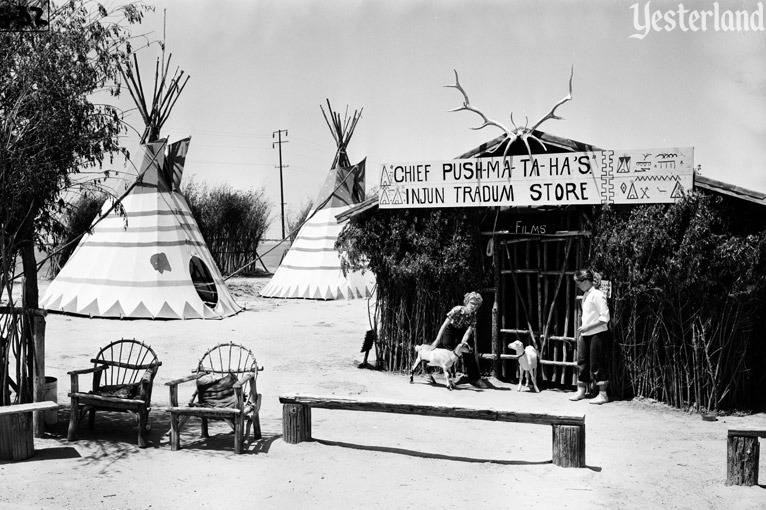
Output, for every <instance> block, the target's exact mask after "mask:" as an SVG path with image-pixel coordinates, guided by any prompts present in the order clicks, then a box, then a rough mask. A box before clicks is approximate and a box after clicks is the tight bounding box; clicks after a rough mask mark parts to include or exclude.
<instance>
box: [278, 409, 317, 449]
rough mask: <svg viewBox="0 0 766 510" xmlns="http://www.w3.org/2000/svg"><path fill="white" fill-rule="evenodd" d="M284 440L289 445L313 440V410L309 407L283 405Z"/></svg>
mask: <svg viewBox="0 0 766 510" xmlns="http://www.w3.org/2000/svg"><path fill="white" fill-rule="evenodd" d="M282 439H283V440H284V441H285V443H289V444H296V443H300V442H302V441H309V440H310V439H311V408H310V407H309V406H307V405H303V404H283V405H282Z"/></svg>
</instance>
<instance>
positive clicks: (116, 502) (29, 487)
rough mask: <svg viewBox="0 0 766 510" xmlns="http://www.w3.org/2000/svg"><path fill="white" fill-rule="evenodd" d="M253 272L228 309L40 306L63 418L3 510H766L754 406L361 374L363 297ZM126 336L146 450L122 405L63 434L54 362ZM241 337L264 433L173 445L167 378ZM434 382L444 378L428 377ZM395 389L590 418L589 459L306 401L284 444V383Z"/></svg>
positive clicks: (2, 470) (237, 286) (6, 468)
mask: <svg viewBox="0 0 766 510" xmlns="http://www.w3.org/2000/svg"><path fill="white" fill-rule="evenodd" d="M265 282H266V280H265V279H239V280H233V281H232V287H233V289H234V291H235V293H236V294H237V295H238V297H239V300H240V302H241V303H243V304H246V305H247V311H245V312H243V313H241V314H239V315H237V316H235V317H232V318H229V319H226V320H223V321H185V322H182V321H170V322H159V321H157V322H154V321H115V320H100V319H84V318H75V317H67V316H61V315H49V317H48V321H47V356H46V359H47V372H48V374H49V375H52V376H54V377H57V378H58V401H59V402H60V403H62V404H63V406H62V407H61V409H60V411H59V413H58V424H57V425H56V426H53V427H50V430H49V432H48V434H47V435H46V437H45V438H41V439H37V440H36V449H37V452H36V455H35V456H34V457H32V458H30V459H29V460H26V461H22V462H15V463H12V462H0V508H12V509H15V508H25V509H26V508H77V509H81V508H120V509H134V508H135V509H148V508H154V509H175V508H184V509H189V508H223V507H230V508H235V507H240V505H247V507H249V508H258V509H271V508H275V509H276V508H279V509H292V508H364V509H377V508H380V509H392V508H397V509H398V508H423V507H424V505H425V506H426V507H439V508H466V507H467V506H468V505H470V507H471V508H493V509H494V508H510V507H513V508H515V509H518V508H521V509H523V508H557V509H560V508H586V509H615V508H627V509H630V508H640V509H644V508H690V509H692V508H693V509H700V508H710V509H719V508H737V509H756V508H757V509H763V508H766V480H764V476H766V475H764V473H766V465H765V464H766V462H765V461H764V458H763V457H762V458H761V464H760V469H761V472H762V473H761V478H760V482H761V484H760V485H757V486H754V487H738V486H732V487H729V486H726V485H725V484H724V481H725V478H726V434H727V429H729V428H739V427H751V426H752V427H755V426H757V427H760V428H766V416H765V415H763V414H758V415H750V416H726V417H719V419H718V421H715V422H707V421H703V420H701V419H700V416H699V415H696V414H689V413H685V412H681V411H676V410H673V409H670V408H668V407H666V406H664V405H660V404H657V403H653V402H648V401H639V400H633V401H621V402H612V403H610V404H608V405H605V406H593V405H590V404H588V403H587V401H583V402H577V403H572V402H569V401H568V400H567V396H568V394H567V393H566V392H561V391H552V390H543V391H542V392H541V393H532V392H528V391H522V392H517V391H516V386H515V385H513V384H510V383H503V382H500V381H497V380H494V379H490V383H491V387H490V388H489V389H486V390H478V389H475V388H473V387H471V386H468V385H464V386H459V387H458V389H457V390H456V391H452V392H450V391H447V390H446V389H445V387H444V386H442V385H437V386H431V385H428V384H425V383H424V382H423V379H422V377H417V376H416V383H415V384H409V383H408V377H407V376H405V375H402V374H391V373H382V372H375V371H372V370H367V369H359V368H357V366H358V365H359V363H360V361H361V359H362V354H360V353H359V349H360V347H361V345H362V340H363V338H364V333H365V331H366V330H367V329H369V326H368V319H367V307H366V302H365V301H363V300H356V301H333V302H319V301H303V300H267V299H261V298H259V297H257V296H256V294H255V292H254V291H255V290H256V289H258V288H260V287H261V286H262V285H264V284H265ZM120 337H128V338H133V337H135V338H137V339H140V340H143V341H145V342H147V343H149V344H150V345H151V346H152V347H153V348H154V349H155V350H156V351H157V352H158V355H159V356H160V359H161V360H162V362H163V365H162V367H161V369H160V371H159V374H158V376H157V380H156V382H155V391H154V399H153V400H154V405H153V411H152V413H151V415H150V423H151V425H152V431H151V434H150V439H151V441H152V442H153V445H152V446H151V447H149V448H146V449H138V448H137V447H136V437H135V428H134V422H132V421H131V420H130V419H129V418H128V417H127V415H122V414H102V415H99V416H98V417H97V418H96V427H95V429H94V430H93V431H88V430H87V429H86V428H82V429H81V435H80V439H79V440H78V441H76V442H71V443H70V442H68V441H67V440H66V424H67V420H68V417H69V406H68V399H67V397H66V394H67V391H68V389H69V382H68V376H67V375H66V372H67V371H69V370H73V369H79V368H87V367H88V365H89V363H88V360H89V359H90V358H91V357H92V356H93V355H94V354H95V352H96V351H97V350H98V348H99V346H101V345H104V344H106V343H108V342H110V341H112V340H114V339H117V338H120ZM229 340H231V341H234V342H241V343H243V344H245V345H247V346H249V347H250V348H251V349H252V350H253V351H254V352H255V354H256V356H257V357H258V362H259V364H260V365H262V366H263V367H265V370H264V371H263V372H261V374H260V376H259V379H258V387H259V391H260V392H261V393H262V394H263V396H264V402H263V408H262V411H261V423H262V428H263V433H264V438H263V439H262V440H259V441H256V442H253V443H252V444H250V445H249V447H248V449H247V451H246V453H245V454H243V455H239V456H237V455H234V453H233V451H232V446H233V439H232V434H231V433H230V432H229V429H228V427H226V426H225V425H220V426H219V425H216V426H215V427H211V434H213V435H212V437H211V439H209V440H201V439H199V426H198V422H196V421H194V422H191V423H190V424H189V425H187V428H186V429H185V430H184V435H183V439H182V446H183V449H182V450H181V451H178V452H172V451H171V450H170V447H169V444H168V435H167V432H168V430H169V421H168V416H167V413H166V412H165V411H164V408H165V407H166V406H167V405H168V392H167V387H166V386H165V385H164V383H165V382H166V381H168V380H170V379H173V378H177V377H180V376H183V375H186V374H188V373H189V371H190V369H191V368H192V367H193V366H194V365H195V364H196V362H197V360H198V358H199V357H200V356H201V355H202V353H204V351H205V350H207V349H208V348H209V347H211V346H213V345H215V344H216V343H219V342H222V341H229ZM440 381H443V380H440ZM295 392H304V393H312V394H327V395H335V396H338V397H342V396H350V397H356V396H359V397H365V398H370V399H375V398H381V399H396V400H400V401H404V402H422V403H430V404H441V405H445V406H478V407H489V408H495V409H507V410H517V411H522V412H542V413H561V414H581V413H584V414H585V415H586V428H587V453H586V458H587V465H588V466H587V468H584V469H572V468H570V469H565V468H560V467H557V466H554V465H553V464H552V463H551V429H550V427H548V426H542V425H523V424H512V423H497V422H486V421H479V420H463V419H453V418H436V417H433V418H432V417H424V416H406V415H396V414H382V413H363V412H347V411H334V410H321V409H320V410H314V411H313V420H312V423H313V436H314V441H311V442H304V443H300V444H297V445H291V444H286V443H285V442H284V441H283V440H282V409H281V405H280V403H279V400H278V396H279V395H280V394H287V393H295Z"/></svg>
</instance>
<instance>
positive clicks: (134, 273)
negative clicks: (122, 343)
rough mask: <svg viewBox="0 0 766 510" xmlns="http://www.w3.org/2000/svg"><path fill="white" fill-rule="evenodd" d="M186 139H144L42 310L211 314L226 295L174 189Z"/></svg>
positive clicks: (223, 310)
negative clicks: (123, 182)
mask: <svg viewBox="0 0 766 510" xmlns="http://www.w3.org/2000/svg"><path fill="white" fill-rule="evenodd" d="M189 141H190V139H188V138H187V139H184V140H181V141H179V142H176V143H175V144H172V145H171V146H170V147H168V148H167V151H166V143H165V141H164V140H160V141H159V142H153V143H148V144H146V145H145V146H143V148H144V158H143V163H142V165H141V170H140V173H139V176H138V178H137V180H136V182H135V183H134V184H133V186H132V187H131V188H130V189H129V190H128V192H127V193H126V194H125V195H124V196H123V198H122V199H121V200H119V204H120V206H121V208H122V209H123V212H122V213H121V214H118V212H117V211H116V209H117V207H115V206H114V205H113V204H111V203H110V202H109V201H107V202H106V203H105V204H104V206H103V208H102V210H101V214H99V218H97V220H96V223H95V225H94V226H93V228H92V233H91V234H86V235H85V236H84V237H83V238H82V239H81V240H80V243H79V245H78V246H77V249H76V250H75V251H74V253H73V254H72V256H71V257H70V258H69V260H68V261H67V263H66V265H65V266H64V268H63V269H62V270H61V272H60V273H59V274H58V276H56V278H55V279H54V280H53V281H52V282H51V284H50V285H49V287H48V289H47V291H46V292H45V295H44V296H43V298H42V300H41V306H42V307H43V308H45V309H47V310H50V311H56V312H63V313H70V314H76V315H87V316H91V317H113V318H126V319H219V318H224V317H228V316H230V315H234V314H235V313H237V312H239V311H240V310H241V309H242V307H241V306H239V305H238V304H237V303H236V302H235V301H234V298H233V297H232V296H231V294H230V293H229V290H228V289H227V287H226V284H225V283H224V281H223V278H222V276H221V273H220V272H219V270H218V267H217V266H216V264H215V261H214V260H213V257H212V255H211V254H210V251H209V250H208V248H207V245H206V244H205V240H204V239H203V238H202V234H201V233H200V230H199V227H198V226H197V222H196V221H195V220H194V217H193V216H192V213H191V211H190V209H189V205H188V204H187V202H186V199H185V198H184V197H183V195H181V193H180V192H179V191H178V186H179V184H180V180H181V175H182V172H183V162H184V160H185V156H186V152H187V150H188V147H189Z"/></svg>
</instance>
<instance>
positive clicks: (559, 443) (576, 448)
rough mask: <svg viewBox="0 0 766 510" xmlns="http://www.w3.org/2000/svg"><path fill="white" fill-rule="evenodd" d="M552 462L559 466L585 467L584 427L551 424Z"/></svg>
mask: <svg viewBox="0 0 766 510" xmlns="http://www.w3.org/2000/svg"><path fill="white" fill-rule="evenodd" d="M553 463H554V464H555V465H557V466H561V467H577V468H580V467H585V427H584V426H580V425H553Z"/></svg>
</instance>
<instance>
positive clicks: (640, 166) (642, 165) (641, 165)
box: [636, 152, 652, 172]
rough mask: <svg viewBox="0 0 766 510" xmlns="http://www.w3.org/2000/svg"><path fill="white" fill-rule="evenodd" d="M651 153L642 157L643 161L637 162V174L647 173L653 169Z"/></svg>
mask: <svg viewBox="0 0 766 510" xmlns="http://www.w3.org/2000/svg"><path fill="white" fill-rule="evenodd" d="M651 155H652V154H651V153H650V152H647V153H644V154H642V155H641V158H642V159H641V161H636V172H646V171H648V170H651V169H652V162H651V161H649V156H651Z"/></svg>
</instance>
